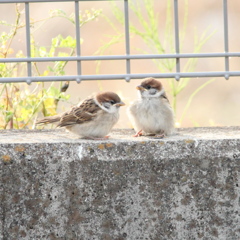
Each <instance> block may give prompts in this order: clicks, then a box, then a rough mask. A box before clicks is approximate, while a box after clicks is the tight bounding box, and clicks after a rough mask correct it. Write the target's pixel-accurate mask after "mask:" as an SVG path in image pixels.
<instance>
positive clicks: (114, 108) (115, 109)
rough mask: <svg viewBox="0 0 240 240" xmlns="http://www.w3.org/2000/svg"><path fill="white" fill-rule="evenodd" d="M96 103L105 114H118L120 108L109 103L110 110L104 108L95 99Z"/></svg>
mask: <svg viewBox="0 0 240 240" xmlns="http://www.w3.org/2000/svg"><path fill="white" fill-rule="evenodd" d="M94 102H95V103H96V104H97V105H98V106H99V107H100V108H101V109H102V110H104V111H105V112H108V113H116V112H118V110H119V108H118V107H116V106H114V105H111V104H110V103H109V108H106V107H105V106H103V105H102V104H100V103H99V102H98V101H97V99H96V98H94Z"/></svg>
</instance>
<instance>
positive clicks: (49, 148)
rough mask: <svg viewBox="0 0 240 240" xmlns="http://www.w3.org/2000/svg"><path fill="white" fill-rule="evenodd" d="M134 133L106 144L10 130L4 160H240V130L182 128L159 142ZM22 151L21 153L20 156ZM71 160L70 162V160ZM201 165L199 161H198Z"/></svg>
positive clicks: (3, 141)
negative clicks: (42, 156) (24, 157)
mask: <svg viewBox="0 0 240 240" xmlns="http://www.w3.org/2000/svg"><path fill="white" fill-rule="evenodd" d="M133 134H134V132H133V130H131V129H120V130H119V129H115V130H113V131H112V132H111V133H110V134H109V135H110V138H109V139H106V140H87V139H79V138H78V137H77V136H75V135H73V134H71V133H68V132H65V131H64V130H62V129H60V130H59V129H57V130H22V131H20V130H6V131H1V134H0V159H2V160H3V162H4V161H10V159H17V158H16V156H15V155H19V154H20V152H21V154H24V155H26V156H28V158H31V159H32V158H33V156H34V155H38V156H39V155H42V154H43V155H45V154H47V155H48V156H49V157H50V156H52V155H54V156H55V157H59V158H61V159H65V161H75V160H80V161H84V160H86V159H87V160H100V161H118V160H129V159H131V160H140V161H141V160H142V159H148V160H157V161H159V160H160V161H162V160H171V159H199V161H202V159H208V160H211V159H216V158H222V157H223V158H228V159H232V160H236V159H237V160H240V127H215V128H182V129H177V134H176V135H174V136H169V137H166V138H160V139H156V138H154V137H151V136H143V137H138V138H135V137H132V135H133ZM19 151H20V152H19ZM66 159H67V160H66ZM197 161H198V160H197Z"/></svg>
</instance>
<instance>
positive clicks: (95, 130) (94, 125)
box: [36, 92, 125, 139]
mask: <svg viewBox="0 0 240 240" xmlns="http://www.w3.org/2000/svg"><path fill="white" fill-rule="evenodd" d="M124 105H125V104H124V103H123V102H122V101H121V99H120V97H119V96H118V95H117V94H116V93H113V92H103V93H98V94H95V95H92V96H90V97H88V98H87V99H85V100H84V101H82V102H80V103H79V104H78V105H77V106H74V107H72V108H71V109H70V110H69V111H67V112H65V113H63V114H60V115H55V116H50V117H45V118H43V119H41V120H40V121H38V122H37V123H36V124H48V123H57V127H65V128H66V129H67V130H68V131H70V132H72V133H74V134H76V135H78V136H80V137H83V138H88V139H106V138H108V137H109V136H106V135H107V134H108V133H109V132H110V131H111V129H112V127H113V126H114V125H115V124H116V123H117V121H118V119H119V108H120V106H124Z"/></svg>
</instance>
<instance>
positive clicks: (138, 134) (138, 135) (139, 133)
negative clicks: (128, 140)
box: [133, 129, 143, 137]
mask: <svg viewBox="0 0 240 240" xmlns="http://www.w3.org/2000/svg"><path fill="white" fill-rule="evenodd" d="M142 135H143V133H142V129H141V130H139V131H138V132H137V133H136V134H135V135H133V137H141V136H142Z"/></svg>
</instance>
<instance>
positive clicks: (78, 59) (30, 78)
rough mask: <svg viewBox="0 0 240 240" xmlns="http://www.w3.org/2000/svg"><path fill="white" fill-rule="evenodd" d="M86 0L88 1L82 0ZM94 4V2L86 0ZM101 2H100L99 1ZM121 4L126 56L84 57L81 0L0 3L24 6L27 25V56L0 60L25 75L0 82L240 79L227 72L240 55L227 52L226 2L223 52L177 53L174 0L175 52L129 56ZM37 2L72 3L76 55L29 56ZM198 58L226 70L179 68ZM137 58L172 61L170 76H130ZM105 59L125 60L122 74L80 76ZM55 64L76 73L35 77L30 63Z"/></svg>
mask: <svg viewBox="0 0 240 240" xmlns="http://www.w3.org/2000/svg"><path fill="white" fill-rule="evenodd" d="M85 1H87V0H85ZM88 1H93V0H88ZM98 1H101V0H98ZM117 1H118V2H122V4H123V9H124V29H125V30H124V32H125V34H124V35H125V54H122V55H97V56H83V55H82V54H81V52H82V49H81V27H80V23H79V10H80V9H81V2H83V1H82V0H64V1H57V0H50V1H46V0H15V1H14V0H1V2H0V4H5V3H11V4H14V3H23V4H24V8H25V24H26V27H25V29H26V42H25V44H26V49H27V50H26V51H27V54H26V57H18V58H0V63H19V62H21V63H26V64H27V74H26V76H21V77H1V78H0V82H1V83H8V82H26V83H28V84H30V83H31V82H47V81H63V80H67V81H77V82H78V83H79V82H81V81H82V80H113V79H125V80H126V81H130V79H139V78H145V77H156V78H175V79H176V80H179V79H180V78H192V77H224V78H225V79H229V77H232V76H240V71H230V69H229V58H230V57H234V58H235V57H240V52H229V41H228V1H227V0H223V2H222V9H223V14H222V18H223V21H222V22H223V25H222V28H223V33H224V36H223V38H224V46H223V51H222V52H215V53H181V52H180V40H179V39H180V37H179V16H178V12H179V1H178V0H173V6H174V8H173V15H174V29H173V32H174V41H175V53H171V54H131V47H132V46H131V43H130V34H129V25H130V24H129V22H130V19H129V1H128V0H117ZM38 2H72V3H74V12H75V35H76V56H66V57H65V56H63V57H59V56H58V57H55V56H54V57H33V56H31V20H30V5H31V4H34V3H38ZM198 58H222V59H224V62H225V67H224V69H222V71H202V72H194V71H193V72H183V71H182V69H181V60H182V59H198ZM136 59H141V60H143V59H175V71H174V72H170V73H152V72H148V73H132V71H131V61H132V60H136ZM107 60H112V61H115V60H124V61H125V73H123V74H110V73H109V74H94V75H86V74H83V71H82V70H83V69H82V68H83V66H82V63H83V62H85V61H107ZM56 61H70V62H75V63H76V66H77V74H75V75H62V76H34V75H33V70H32V66H33V63H39V62H56Z"/></svg>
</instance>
